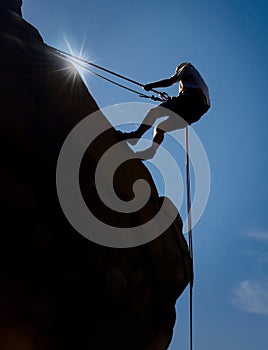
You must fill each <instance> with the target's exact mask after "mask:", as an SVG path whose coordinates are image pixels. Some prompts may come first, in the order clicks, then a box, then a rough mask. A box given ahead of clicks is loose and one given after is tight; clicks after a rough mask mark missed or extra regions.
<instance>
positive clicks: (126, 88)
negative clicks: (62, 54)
mask: <svg viewBox="0 0 268 350" xmlns="http://www.w3.org/2000/svg"><path fill="white" fill-rule="evenodd" d="M69 60H70V61H71V62H73V63H75V64H77V65H78V66H80V67H82V68H83V69H84V70H86V71H88V72H90V73H91V74H94V75H95V76H97V77H99V78H101V79H103V80H106V81H108V82H109V83H112V84H114V85H116V86H119V87H121V88H123V89H125V90H128V91H130V92H133V93H134V94H137V95H139V97H143V98H150V99H151V100H154V101H163V100H162V99H161V98H160V97H156V96H154V95H152V96H149V95H145V94H142V93H140V92H139V91H137V90H134V89H130V88H129V87H127V86H125V85H122V84H119V83H117V82H115V81H113V80H111V79H109V78H107V77H105V76H103V75H101V74H99V73H97V72H95V71H93V70H92V69H90V68H88V67H86V66H84V65H83V64H81V63H79V62H77V61H75V60H74V59H72V58H69Z"/></svg>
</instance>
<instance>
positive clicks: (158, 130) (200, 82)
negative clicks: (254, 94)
mask: <svg viewBox="0 0 268 350" xmlns="http://www.w3.org/2000/svg"><path fill="white" fill-rule="evenodd" d="M175 83H179V84H180V87H179V94H178V96H176V97H172V98H169V99H168V100H167V101H165V102H162V103H161V104H160V105H158V106H156V107H154V108H152V109H150V111H149V112H148V113H147V115H146V116H145V118H144V119H143V121H142V123H141V125H140V127H139V128H138V129H137V130H136V131H133V132H129V133H121V139H123V140H128V142H129V143H130V144H132V145H135V144H136V143H137V142H138V141H139V138H141V137H142V135H143V134H144V133H145V132H146V131H147V130H149V129H150V128H151V126H152V125H153V124H154V122H155V121H156V120H157V119H158V118H160V117H165V116H167V117H168V118H167V119H166V120H164V121H161V122H160V123H159V124H157V125H156V127H155V129H154V138H153V145H152V146H151V147H149V148H147V149H146V150H144V151H140V152H136V154H137V155H138V156H139V157H140V158H142V159H150V158H153V156H154V155H155V153H156V151H157V149H158V147H159V145H160V144H161V143H162V141H163V140H164V134H165V132H168V131H173V130H177V129H182V128H185V127H186V126H187V125H191V124H192V123H194V122H197V121H198V120H199V119H200V118H201V116H202V115H203V114H205V113H206V112H207V111H208V109H209V108H210V97H209V90H208V87H207V85H206V83H205V81H204V79H203V78H202V76H201V75H200V73H199V72H198V70H197V69H196V68H195V67H194V66H193V65H192V64H191V63H189V62H183V63H181V64H180V65H179V66H178V67H177V68H176V71H175V74H174V75H173V76H171V77H170V78H168V79H164V80H160V81H156V82H154V83H150V84H146V85H144V90H146V91H150V90H151V89H154V88H157V87H168V86H171V85H173V84H175ZM169 111H171V112H174V113H170V114H169ZM129 139H132V140H129Z"/></svg>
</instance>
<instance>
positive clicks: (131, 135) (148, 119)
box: [119, 106, 167, 145]
mask: <svg viewBox="0 0 268 350" xmlns="http://www.w3.org/2000/svg"><path fill="white" fill-rule="evenodd" d="M166 115H167V113H166V110H165V109H163V108H159V106H157V107H154V108H152V109H150V110H149V112H148V113H147V114H146V116H145V118H144V119H143V121H142V123H141V125H140V126H139V128H138V129H137V130H136V131H132V132H127V133H121V134H120V136H119V137H120V138H121V140H127V141H128V142H129V143H130V144H132V145H135V144H136V143H137V142H138V141H139V139H140V138H141V137H142V135H143V134H145V132H146V131H148V130H149V129H150V128H151V127H152V125H153V124H154V122H155V121H156V120H157V119H158V118H160V117H164V116H166ZM131 139H132V140H131Z"/></svg>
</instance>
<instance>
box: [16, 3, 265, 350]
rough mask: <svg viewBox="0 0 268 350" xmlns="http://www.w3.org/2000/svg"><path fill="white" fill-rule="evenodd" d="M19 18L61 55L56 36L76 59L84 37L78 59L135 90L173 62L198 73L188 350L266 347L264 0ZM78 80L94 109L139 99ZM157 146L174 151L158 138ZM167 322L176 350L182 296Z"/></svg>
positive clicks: (63, 8)
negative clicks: (204, 176)
mask: <svg viewBox="0 0 268 350" xmlns="http://www.w3.org/2000/svg"><path fill="white" fill-rule="evenodd" d="M23 13H24V17H25V19H27V20H28V21H29V22H30V23H32V24H33V25H35V26H36V27H37V28H38V29H39V31H40V33H41V35H42V36H43V38H44V40H45V42H47V43H48V44H50V45H53V46H57V47H59V48H61V49H66V43H65V41H64V37H67V38H68V40H69V42H70V43H71V45H72V47H73V49H74V51H75V52H77V53H78V52H79V49H80V47H81V45H82V43H83V40H84V56H85V57H86V58H89V59H90V60H92V61H94V62H95V63H97V64H100V65H104V66H105V67H107V68H109V69H112V70H115V71H117V72H120V73H121V74H125V75H127V76H129V77H131V78H133V79H135V80H138V81H140V82H142V83H146V82H150V81H153V80H157V79H161V78H165V77H167V76H169V75H171V74H172V73H173V72H174V70H175V67H176V66H177V65H178V64H179V63H180V62H183V61H190V62H192V63H193V64H194V65H196V67H197V68H198V69H199V70H200V72H201V73H202V75H203V76H204V77H205V79H206V81H207V83H208V85H209V88H210V92H211V100H212V108H211V110H210V111H209V112H208V113H207V115H206V116H205V117H204V118H202V119H201V121H200V122H199V123H198V124H196V125H194V130H195V132H196V133H197V134H198V136H199V138H200V140H201V141H202V143H203V145H204V147H205V150H206V152H207V155H208V159H209V163H210V169H211V192H210V198H209V202H208V205H207V208H206V210H205V213H204V215H203V217H202V219H201V220H200V222H199V223H198V225H197V226H196V227H195V229H194V252H195V289H194V337H195V338H194V344H195V348H196V349H198V350H214V349H215V348H217V350H223V349H224V350H226V349H228V350H237V349H243V350H252V349H256V348H260V349H266V348H268V334H267V326H268V276H267V271H268V254H267V248H268V215H267V207H268V186H267V179H268V165H267V161H266V160H267V126H268V122H267V115H268V114H267V112H268V108H267V107H268V100H267V78H268V68H267V61H268V48H267V37H268V25H267V18H268V5H267V2H266V1H264V0H263V1H262V0H255V1H253V0H252V1H240V0H239V1H238V0H225V1H223V0H221V1H213V0H203V1H197V0H193V1H187V2H186V1H180V0H176V1H173V0H171V1H168V2H164V1H158V0H155V1H151V0H148V1H146V2H145V1H141V0H136V1H135V2H134V1H129V0H119V1H108V0H103V1H102V0H99V1H93V0H92V1H84V0H76V1H66V0H65V1H62V0H58V1H57V2H55V1H52V0H47V1H41V0H34V1H31V0H25V1H24V8H23ZM85 79H86V82H87V85H88V88H89V90H90V92H91V93H92V95H93V97H94V98H95V99H96V101H97V102H98V104H99V105H100V107H106V106H109V105H113V104H115V103H125V102H138V101H139V98H138V97H136V96H135V95H132V94H130V93H129V92H125V91H123V90H121V89H119V88H117V87H113V86H112V85H109V84H108V83H106V82H103V81H101V80H99V79H96V78H95V77H92V76H89V77H88V76H86V78H85ZM168 92H169V93H170V94H171V95H172V94H174V95H175V94H176V93H177V88H176V87H172V88H170V89H169V90H168ZM165 145H166V147H167V149H169V150H170V152H175V151H176V150H175V149H173V148H174V146H173V144H172V142H171V140H170V139H169V138H168V137H167V140H166V141H165ZM178 161H180V160H178ZM183 162H184V160H183V159H182V160H181V164H182V165H181V166H182V167H183V166H184V165H183ZM159 190H160V192H161V184H159ZM181 214H182V215H185V211H184V210H183V209H182V210H181ZM177 314H178V322H177V324H176V327H175V331H174V338H173V341H172V344H171V346H170V349H171V350H175V349H185V348H187V345H188V293H187V291H186V292H185V293H184V294H183V296H182V297H181V298H180V300H179V301H178V302H177Z"/></svg>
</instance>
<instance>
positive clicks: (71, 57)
mask: <svg viewBox="0 0 268 350" xmlns="http://www.w3.org/2000/svg"><path fill="white" fill-rule="evenodd" d="M46 46H47V47H48V48H49V49H51V50H53V51H54V52H57V53H59V54H62V55H64V56H65V57H68V59H69V60H70V61H72V62H74V63H76V64H78V65H80V66H81V67H83V68H84V69H86V70H87V71H89V72H90V73H92V74H94V75H96V76H98V77H99V78H102V79H104V80H106V81H108V82H110V83H112V84H114V85H117V86H119V87H121V88H123V89H126V90H128V91H131V92H133V93H135V94H138V95H139V97H143V98H150V99H151V100H154V101H161V102H164V101H167V100H168V99H169V98H170V97H169V95H168V94H167V93H166V92H161V91H157V90H155V89H151V91H152V92H154V93H155V94H157V95H159V96H160V97H156V96H154V95H152V96H149V95H146V94H143V93H139V92H138V91H136V90H133V89H130V88H128V87H127V86H125V85H122V84H119V83H117V82H115V81H113V80H111V79H108V78H106V77H104V76H103V75H101V74H98V73H96V72H94V71H92V70H91V69H89V68H87V67H85V66H84V65H82V64H81V63H78V62H77V61H80V62H82V63H84V64H87V65H90V66H92V67H94V68H97V69H100V70H102V71H104V72H106V73H109V74H111V75H114V76H116V77H118V78H120V79H123V80H126V81H128V82H130V83H132V84H135V85H138V86H140V87H142V88H143V87H144V85H143V84H141V83H139V82H138V81H135V80H133V79H130V78H127V77H125V76H124V75H121V74H118V73H116V72H113V71H111V70H109V69H107V68H104V67H102V66H99V65H97V64H95V63H93V62H90V61H87V60H85V59H83V58H81V57H78V56H75V55H73V54H71V53H68V52H65V51H63V50H60V49H56V48H55V47H53V46H49V45H46Z"/></svg>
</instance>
